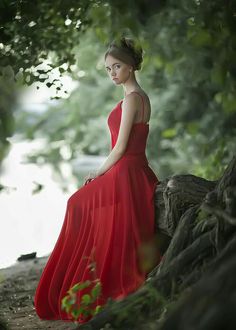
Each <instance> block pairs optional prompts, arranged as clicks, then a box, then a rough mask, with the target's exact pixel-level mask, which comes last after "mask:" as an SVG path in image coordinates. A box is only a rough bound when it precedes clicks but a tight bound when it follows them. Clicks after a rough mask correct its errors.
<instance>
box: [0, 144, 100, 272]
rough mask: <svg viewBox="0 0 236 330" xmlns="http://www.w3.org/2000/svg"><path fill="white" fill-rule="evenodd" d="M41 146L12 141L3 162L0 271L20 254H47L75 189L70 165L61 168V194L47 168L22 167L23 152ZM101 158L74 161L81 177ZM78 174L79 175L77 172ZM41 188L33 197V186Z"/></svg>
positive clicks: (93, 167) (0, 210)
mask: <svg viewBox="0 0 236 330" xmlns="http://www.w3.org/2000/svg"><path fill="white" fill-rule="evenodd" d="M40 144H41V141H40V140H36V141H34V142H29V141H23V142H19V141H14V139H13V142H12V148H11V150H10V153H9V155H8V156H7V157H6V159H5V160H4V162H3V172H1V173H0V175H1V177H0V182H1V184H3V185H4V186H8V188H7V189H6V190H4V191H2V192H1V193H0V214H1V219H0V228H1V230H0V268H4V267H8V266H10V265H12V264H14V263H15V262H16V259H17V258H18V257H19V256H20V255H21V254H27V253H31V252H34V251H35V252H37V256H38V257H40V256H44V255H48V254H49V253H50V252H51V251H52V248H53V247H54V245H55V243H56V240H57V237H58V235H59V232H60V229H61V226H62V223H63V220H64V213H65V209H66V203H67V200H68V198H69V196H70V195H71V194H72V193H74V192H75V191H76V190H77V189H78V188H77V187H78V181H77V182H75V178H74V177H73V176H72V173H71V169H70V166H65V167H64V174H65V175H66V178H67V182H68V184H67V187H68V192H63V191H62V189H61V188H60V186H59V184H58V183H56V182H55V181H54V180H53V169H52V168H51V167H50V166H49V165H40V166H39V165H36V164H24V163H23V162H22V160H23V156H24V154H25V153H28V152H29V151H30V150H31V149H32V148H36V147H37V146H39V145H40ZM103 160H104V157H96V156H92V157H91V156H90V157H86V156H83V157H81V158H80V159H78V161H77V162H76V164H77V166H78V167H77V168H79V171H80V173H81V176H82V177H84V176H85V175H87V174H88V172H89V171H90V170H94V169H96V168H97V167H98V166H99V165H100V164H101V162H102V161H103ZM79 171H78V172H79ZM34 182H38V183H40V184H43V185H44V188H43V189H42V190H41V192H40V193H38V194H32V191H33V190H34V189H35V183H34Z"/></svg>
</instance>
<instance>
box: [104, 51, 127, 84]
mask: <svg viewBox="0 0 236 330" xmlns="http://www.w3.org/2000/svg"><path fill="white" fill-rule="evenodd" d="M105 68H106V70H107V73H108V75H109V77H110V78H111V80H112V81H113V82H114V83H115V84H116V85H119V84H123V83H125V82H126V80H127V79H128V78H129V77H130V69H131V65H128V64H126V63H124V62H122V61H120V60H118V59H116V58H114V57H112V56H111V55H107V57H106V60H105Z"/></svg>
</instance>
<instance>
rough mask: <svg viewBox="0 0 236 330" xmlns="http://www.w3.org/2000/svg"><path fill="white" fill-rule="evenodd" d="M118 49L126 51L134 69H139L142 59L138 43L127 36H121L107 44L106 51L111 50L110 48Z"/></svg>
mask: <svg viewBox="0 0 236 330" xmlns="http://www.w3.org/2000/svg"><path fill="white" fill-rule="evenodd" d="M114 48H116V49H120V51H121V52H123V53H126V54H127V55H128V56H130V57H131V58H132V62H133V66H134V70H140V69H141V64H142V61H143V50H142V47H141V46H140V45H138V44H137V43H135V42H134V40H133V39H131V38H128V37H121V38H120V39H118V40H117V39H116V40H113V42H111V44H110V45H109V49H108V52H107V53H106V54H108V53H111V52H112V49H114Z"/></svg>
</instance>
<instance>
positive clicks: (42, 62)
mask: <svg viewBox="0 0 236 330" xmlns="http://www.w3.org/2000/svg"><path fill="white" fill-rule="evenodd" d="M235 7H236V5H235V2H234V1H230V0H224V1H223V0H215V1H203V0H180V1H174V0H169V1H144V0H139V1H131V0H130V1H124V0H119V1H118V0H114V1H111V0H110V1H96V0H90V1H78V0H76V1H74V0H68V1H56V0H54V1H51V0H50V1H49V0H45V1H38V0H35V1H30V0H22V1H16V0H12V1H4V0H1V1H0V221H1V224H0V245H1V246H0V268H1V267H6V266H8V265H10V264H12V263H13V262H15V260H16V258H17V257H18V256H19V255H20V254H24V253H30V252H33V251H37V255H38V256H41V255H45V254H48V253H50V251H51V249H52V248H53V246H54V244H55V242H56V239H57V236H58V234H59V231H60V228H61V225H62V222H63V217H64V212H65V207H66V202H67V198H68V197H69V196H70V194H72V193H73V192H74V191H75V190H76V189H78V188H79V187H80V186H81V185H82V183H83V178H84V176H85V175H87V174H88V172H89V171H90V170H93V169H96V168H97V167H98V166H99V165H100V164H101V163H102V161H103V160H104V159H105V158H106V156H108V154H109V151H110V133H109V129H108V125H107V117H108V115H109V112H110V111H111V110H112V108H113V107H114V105H115V104H116V103H117V102H118V101H119V100H120V99H122V98H123V90H122V87H116V86H115V85H114V84H113V83H112V82H111V81H110V79H109V78H108V76H107V74H106V71H105V68H104V52H105V50H106V47H107V45H108V44H109V42H110V41H111V40H113V39H114V38H115V37H117V36H121V35H125V36H129V37H133V38H135V39H136V40H137V41H138V42H140V43H141V45H142V47H143V49H144V51H145V55H144V63H143V67H142V70H141V71H139V72H137V79H138V81H139V82H140V84H141V85H142V87H143V88H144V90H145V91H146V92H147V93H148V95H149V97H150V100H151V104H152V117H151V121H150V133H149V139H148V145H147V157H148V159H149V163H150V165H151V167H152V168H153V170H154V171H155V173H156V175H157V176H158V178H159V180H163V179H164V178H166V177H167V176H170V175H175V174H187V173H191V174H194V175H197V176H201V177H204V178H206V179H209V180H215V179H217V178H219V176H220V175H221V173H222V172H223V170H224V169H225V167H226V165H227V163H228V162H229V160H230V159H231V157H232V155H233V154H235V151H236V150H235V149H236V138H235V137H236V93H235V91H236V37H235V36H236V8H235Z"/></svg>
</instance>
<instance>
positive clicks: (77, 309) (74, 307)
mask: <svg viewBox="0 0 236 330" xmlns="http://www.w3.org/2000/svg"><path fill="white" fill-rule="evenodd" d="M84 258H87V257H84ZM92 258H93V253H92ZM88 268H90V272H91V274H92V277H93V280H86V281H80V282H78V283H76V284H74V285H73V286H72V287H71V288H70V289H69V290H68V291H67V295H66V296H65V297H63V298H62V300H61V308H62V310H65V311H66V313H67V314H69V315H70V316H72V318H73V319H74V320H75V321H76V320H78V318H79V317H85V318H86V317H90V316H94V315H96V314H97V313H99V312H100V311H101V309H102V306H101V305H96V307H94V303H95V302H96V301H97V299H98V297H99V296H100V295H101V291H102V284H101V281H100V279H99V278H98V277H97V275H96V262H95V261H94V258H93V261H92V262H90V263H89V265H88ZM89 288H90V290H89ZM84 289H88V290H86V293H85V294H83V295H81V298H80V301H79V302H78V299H77V298H78V295H79V291H82V290H84Z"/></svg>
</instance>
